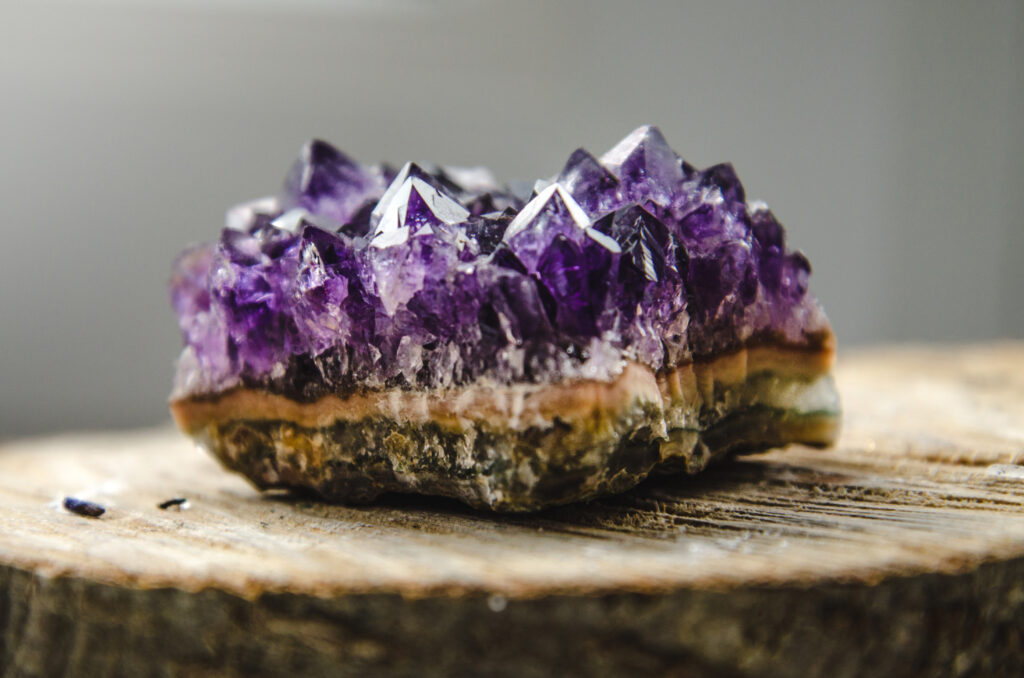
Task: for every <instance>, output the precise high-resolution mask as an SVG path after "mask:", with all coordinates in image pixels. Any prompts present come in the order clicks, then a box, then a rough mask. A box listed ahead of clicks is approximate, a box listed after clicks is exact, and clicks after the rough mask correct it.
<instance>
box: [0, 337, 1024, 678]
mask: <svg viewBox="0 0 1024 678" xmlns="http://www.w3.org/2000/svg"><path fill="white" fill-rule="evenodd" d="M838 378H839V385H840V389H841V393H842V395H843V398H844V406H845V410H846V414H845V424H844V426H845V429H844V433H843V435H842V438H841V441H840V443H839V445H838V446H837V447H836V448H835V449H830V450H824V451H821V450H811V449H805V448H799V447H797V448H792V449H789V450H785V451H773V452H770V453H767V454H762V455H757V456H752V457H747V458H743V459H740V460H738V461H734V462H730V463H727V464H723V465H720V466H718V467H716V468H712V469H710V470H708V471H706V472H704V473H703V474H701V475H699V476H695V477H685V476H677V477H669V478H661V479H658V480H655V481H651V482H648V483H646V484H644V485H642V486H641V487H640V488H638V489H637V490H635V491H633V492H630V493H628V494H625V495H622V496H618V497H613V498H609V499H603V500H600V501H595V502H592V503H590V504H587V505H582V506H571V507H564V508H560V509H556V510H549V511H546V512H544V513H541V514H538V515H534V516H525V517H524V516H518V517H516V516H512V517H510V516H495V515H490V514H484V513H477V512H473V511H471V510H469V509H465V508H463V507H461V506H460V505H458V504H455V503H452V502H447V501H443V500H430V499H422V498H408V497H392V498H389V499H388V500H387V501H383V502H380V503H379V504H377V505H374V506H369V507H344V506H331V505H325V504H321V503H317V502H313V501H310V500H308V499H305V498H295V497H288V496H285V495H260V494H259V493H257V492H256V491H254V490H252V489H251V488H250V487H249V486H248V485H246V484H245V482H244V481H243V480H241V479H240V478H238V477H236V476H234V475H231V474H228V473H226V472H223V471H222V470H221V469H220V468H219V467H218V466H217V465H216V464H215V463H214V462H213V461H212V460H211V459H210V458H208V457H207V456H206V455H205V454H203V453H201V452H199V451H197V450H195V449H193V448H192V447H191V446H190V445H189V444H188V443H187V442H186V441H185V440H184V439H183V438H182V437H180V436H179V435H178V434H176V433H174V432H172V431H171V430H169V429H168V430H160V431H150V432H142V433H131V434H117V435H113V434H110V435H100V434H96V435H79V436H65V437H57V438H50V439H45V440H35V441H24V442H13V443H8V444H6V445H5V446H3V447H0V675H4V676H8V675H9V676H36V675H62V674H63V675H189V676H191V675H227V676H242V675H251V676H255V675H289V674H293V673H296V674H297V673H303V674H308V675H368V674H369V675H410V676H411V675H431V674H438V675H441V674H455V675H466V674H478V675H517V676H518V675H572V674H587V675H618V674H635V673H641V672H642V673H644V674H648V675H684V676H687V675H693V676H704V675H709V676H711V675H717V676H722V675H724V676H729V675H734V676H747V675H772V676H787V675H793V676H810V675H822V676H855V675H864V674H866V673H872V674H875V675H893V676H896V675H907V676H911V675H913V676H917V675H1020V674H1021V671H1022V667H1024V345H1022V344H1000V345H984V346H973V347H967V348H956V349H951V348H920V347H918V348H897V349H888V350H875V351H872V352H869V353H861V354H853V355H850V356H844V357H841V359H840V366H839V370H838ZM65 495H74V496H77V497H80V498H89V499H93V500H96V501H99V502H101V503H104V504H105V505H106V506H107V508H108V512H107V514H106V515H104V516H103V517H102V518H100V519H89V518H83V517H79V516H76V515H71V514H69V513H67V512H66V511H64V510H63V509H62V508H60V506H59V500H60V499H61V498H62V497H63V496H65ZM173 496H186V497H188V498H189V501H190V503H191V508H190V509H189V510H186V511H177V510H174V509H171V510H167V511H164V510H160V509H158V508H157V506H156V505H157V503H158V502H161V501H163V500H165V499H168V498H170V497H173Z"/></svg>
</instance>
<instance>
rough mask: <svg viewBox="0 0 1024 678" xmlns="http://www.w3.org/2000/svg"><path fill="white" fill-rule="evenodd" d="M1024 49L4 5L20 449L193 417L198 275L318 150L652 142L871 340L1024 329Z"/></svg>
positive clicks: (880, 9)
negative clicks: (183, 262) (759, 226)
mask: <svg viewBox="0 0 1024 678" xmlns="http://www.w3.org/2000/svg"><path fill="white" fill-rule="evenodd" d="M826 5H827V6H826ZM1022 45H1024V3H1021V2H1012V1H1008V2H934V1H926V2H899V3H893V2H881V3H879V2H870V3H844V2H836V3H818V2H804V3H798V2H739V3H734V2H708V3H694V4H690V3H682V2H671V1H666V2H607V1H600V2H599V1H596V0H589V1H578V2H553V1H552V0H548V1H547V2H515V3H512V2H508V3H505V2H487V1H483V0H480V1H477V2H470V1H468V0H467V1H462V2H457V1H448V2H443V1H442V2H424V3H416V2H411V1H406V2H388V1H386V0H379V1H377V2H370V1H369V0H366V1H363V2H352V1H351V0H350V1H348V2H340V3H330V2H325V1H322V2H313V1H311V0H306V1H304V2H294V1H293V2H286V1H285V0H280V2H274V1H272V0H262V1H261V2H256V3H243V2H230V1H226V0H221V1H209V2H199V1H198V0H194V1H191V2H187V3H184V4H182V3H173V2H170V1H167V2H160V1H159V0H149V1H148V2H136V3H129V2H120V3H117V2H97V1H95V0H79V1H78V2H74V3H71V2H68V3H54V2H43V3H40V2H35V3H14V4H12V3H11V2H5V1H4V0H0V97H2V99H0V206H2V219H3V221H2V226H0V229H2V239H0V349H2V350H0V437H5V436H11V435H22V434H28V433H33V432H39V431H46V430H59V429H71V428H81V427H88V428H100V427H115V426H135V425H143V424H151V423H157V422H162V421H165V420H166V418H167V415H166V409H165V402H164V399H165V397H166V394H167V391H168V388H169V383H170V377H171V371H172V363H173V360H174V357H175V355H176V354H177V351H178V348H179V337H178V334H177V329H176V326H175V323H174V319H173V317H172V315H171V312H170V311H169V309H168V305H167V301H166V296H165V291H164V284H165V280H166V278H167V274H168V266H169V262H170V260H171V259H172V257H173V256H174V255H175V253H176V252H177V251H178V250H179V249H180V248H181V247H182V246H184V245H185V244H186V243H189V242H191V241H196V240H201V239H210V238H212V237H215V235H216V234H217V232H218V229H219V227H220V225H221V223H222V220H223V214H224V210H225V208H226V207H227V206H228V205H230V204H232V203H235V202H239V201H242V200H244V199H247V198H251V197H256V196H259V195H263V194H267V193H270V192H273V191H274V190H276V188H277V186H278V184H279V182H280V180H281V178H282V177H283V175H284V172H285V170H286V169H287V167H288V165H289V163H290V162H291V161H292V159H293V157H294V155H295V153H296V151H297V150H298V148H299V146H300V144H301V143H302V142H303V141H304V140H305V139H306V138H308V137H311V136H314V135H316V136H321V137H323V138H326V139H329V140H331V141H333V142H335V143H336V144H337V145H339V146H340V147H342V148H343V149H345V150H346V151H348V152H349V153H350V154H351V155H353V156H355V157H356V158H358V159H360V160H363V161H366V162H373V161H377V160H389V161H392V162H395V163H400V162H402V161H404V160H406V159H421V160H435V161H438V162H443V163H448V164H483V163H486V164H489V165H491V166H492V167H493V169H494V170H495V171H496V173H497V174H498V175H499V177H502V178H505V179H511V178H521V177H536V176H545V175H550V174H552V173H554V172H555V171H557V170H558V169H559V168H560V167H561V165H562V163H563V162H564V160H565V158H566V157H567V156H568V154H569V153H570V151H572V150H573V149H574V148H575V147H577V146H580V145H585V146H587V147H589V148H590V149H592V150H593V151H595V152H601V151H603V150H605V149H606V148H608V147H609V146H611V145H612V144H613V143H614V142H615V141H616V140H618V138H619V137H621V136H623V135H624V134H626V133H627V132H629V131H630V130H631V129H632V128H634V127H635V126H637V125H639V124H641V123H645V122H652V123H655V124H658V125H659V126H660V127H661V128H662V130H663V131H664V133H665V135H666V136H667V137H668V139H669V141H670V142H671V143H672V144H673V146H675V148H676V149H677V150H678V151H679V152H680V153H681V154H682V155H683V156H684V157H686V158H687V159H689V160H690V161H691V162H692V163H694V164H697V165H708V164H711V163H714V162H718V161H722V160H730V161H732V162H733V163H734V164H735V166H736V167H737V170H738V172H739V174H740V176H741V178H742V179H743V180H744V183H745V184H746V186H747V194H748V195H749V196H751V197H752V198H762V199H764V200H766V201H768V202H769V203H770V204H771V205H772V207H773V208H774V210H775V212H776V214H777V215H778V216H779V217H780V218H781V219H782V221H783V222H784V223H785V224H786V226H787V227H788V229H789V232H790V242H791V243H792V244H794V245H795V246H797V247H799V248H801V249H803V250H804V251H805V252H806V253H807V254H808V256H809V257H810V259H811V261H812V262H813V263H814V267H815V273H814V276H813V278H812V286H813V289H814V290H815V291H816V292H817V294H818V296H819V297H820V298H821V299H822V300H823V302H824V304H825V306H826V309H827V310H828V312H829V315H830V316H831V318H832V320H833V322H834V324H835V327H836V330H837V332H838V335H839V337H840V341H841V344H842V346H846V347H849V346H854V345H858V344H865V343H871V342H884V341H902V340H925V341H960V340H970V339H986V338H991V337H1000V336H1011V337H1014V336H1015V337H1021V336H1024V273H1022V271H1024V265H1022V254H1024V219H1022V216H1021V211H1020V210H1019V208H1018V202H1019V194H1020V192H1021V189H1022V177H1024V167H1022V160H1021V158H1022V157H1024V95H1022V93H1024V76H1022V73H1024V47H1022Z"/></svg>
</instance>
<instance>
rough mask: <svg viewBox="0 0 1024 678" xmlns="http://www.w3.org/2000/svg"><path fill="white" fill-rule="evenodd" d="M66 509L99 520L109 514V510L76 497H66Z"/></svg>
mask: <svg viewBox="0 0 1024 678" xmlns="http://www.w3.org/2000/svg"><path fill="white" fill-rule="evenodd" d="M64 508H65V509H67V510H68V511H71V512H72V513H74V514H77V515H80V516H85V517H86V518H99V517H100V516H102V515H103V514H104V513H106V512H107V509H105V508H103V507H102V506H100V505H99V504H96V503H94V502H91V501H85V500H84V499H75V498H74V497H64Z"/></svg>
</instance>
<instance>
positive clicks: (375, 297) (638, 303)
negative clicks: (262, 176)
mask: <svg viewBox="0 0 1024 678" xmlns="http://www.w3.org/2000/svg"><path fill="white" fill-rule="evenodd" d="M527 186H529V185H527ZM533 186H534V188H533V193H532V195H529V188H527V189H526V193H527V195H524V193H523V191H522V189H515V190H513V189H510V188H505V187H502V186H500V185H498V184H497V182H496V181H495V180H494V178H493V177H492V176H491V175H490V173H489V172H487V171H486V170H482V169H472V170H467V169H459V168H433V167H429V166H421V165H416V164H413V163H409V164H407V165H405V167H403V168H402V169H401V170H400V171H398V172H394V171H393V170H388V169H387V168H384V167H366V166H362V165H360V164H358V163H356V162H355V161H353V160H352V159H350V158H348V157H347V156H346V155H344V154H343V153H341V152H340V151H338V150H337V149H335V148H334V147H332V146H331V145H329V144H327V143H326V142H323V141H312V142H310V143H309V144H307V145H306V146H305V147H304V148H303V150H302V153H301V157H300V158H299V160H298V161H297V162H296V163H295V164H294V166H293V167H292V169H291V171H290V172H289V173H288V175H287V178H286V179H285V182H284V187H283V189H282V190H281V192H280V193H279V194H278V195H277V196H275V197H272V198H264V199H261V200H257V201H254V202H251V203H246V204H245V205H241V206H239V207H236V208H233V209H232V210H231V211H230V212H229V213H228V228H227V229H225V230H224V231H223V233H222V235H221V238H220V240H219V242H217V243H216V244H213V245H204V246H199V247H196V248H193V249H190V250H188V251H186V252H185V253H183V254H182V255H181V256H180V257H179V258H178V260H177V262H176V263H175V266H174V272H173V276H172V279H171V298H172V304H173V307H174V310H175V312H176V313H177V315H178V319H179V325H180V327H181V331H182V335H183V338H184V342H185V350H184V352H183V354H182V357H181V360H180V361H179V367H178V377H177V385H176V391H177V393H178V394H179V395H190V394H201V393H208V392H214V391H218V390H223V389H225V388H229V387H231V386H234V385H237V384H241V383H256V384H274V383H284V382H285V381H287V380H288V379H291V378H294V379H299V378H300V377H302V376H303V375H307V376H308V374H310V373H311V374H314V375H315V376H318V377H319V378H320V380H321V381H322V382H324V383H325V384H326V385H327V387H330V388H336V389H342V388H350V387H352V388H382V387H385V386H405V387H416V388H434V387H448V386H452V385H457V384H461V383H467V382H469V381H472V380H475V379H479V378H482V377H486V378H490V379H494V380H496V381H498V382H502V383H509V382H515V381H524V380H526V381H536V382H551V381H558V380H562V379H567V378H573V377H577V376H580V375H588V376H595V377H599V378H600V377H604V378H608V377H610V376H612V375H614V374H615V373H616V371H617V370H619V369H621V366H622V365H623V364H624V361H626V360H635V361H639V362H642V363H645V364H647V365H649V366H650V367H652V368H654V369H656V370H657V369H662V368H666V367H671V366H674V365H678V364H681V363H683V362H685V361H689V360H693V359H700V358H702V357H705V356H709V355H711V354H713V353H715V352H718V351H724V350H730V349H732V348H736V347H739V346H742V345H743V344H744V343H745V342H748V341H752V340H758V339H759V338H765V339H769V338H770V339H772V340H775V341H780V342H784V343H789V344H793V345H800V344H803V343H806V342H807V341H809V340H810V339H809V338H810V337H813V336H815V335H819V334H822V333H824V332H827V328H828V325H827V321H826V320H825V317H824V315H823V313H822V312H821V309H820V307H819V305H818V304H817V302H816V301H815V299H814V298H813V297H812V296H811V295H810V293H809V292H808V289H807V280H808V276H809V274H810V266H809V264H808V263H807V259H806V258H805V257H804V256H803V255H802V254H800V253H799V252H790V251H788V250H787V249H786V246H785V238H784V232H783V229H782V226H781V225H780V224H779V223H778V221H777V220H776V219H775V217H774V215H773V214H772V213H771V212H770V211H769V210H768V209H767V207H765V206H764V205H762V204H759V203H754V204H750V205H748V204H747V203H746V198H745V194H744V190H743V186H742V184H741V183H740V181H739V179H738V178H737V176H736V173H735V172H734V170H733V168H732V166H731V165H727V164H723V165H715V166H713V167H710V168H708V169H706V170H696V169H694V168H693V167H691V166H690V165H689V164H687V163H685V162H683V161H682V159H680V158H679V157H678V156H677V155H676V154H675V152H674V151H673V150H672V149H671V148H670V147H669V146H668V144H667V143H666V142H665V139H664V137H663V136H662V135H661V133H660V132H659V131H658V130H657V129H656V128H654V127H649V126H647V127H641V128H639V129H637V130H636V131H634V132H633V133H632V134H630V135H629V136H627V137H626V138H625V139H623V140H622V141H621V142H620V143H619V144H617V145H616V146H615V147H614V148H613V149H612V150H610V151H608V152H607V153H606V154H604V155H603V156H602V157H601V158H600V160H598V159H597V158H595V157H594V156H593V155H591V154H590V153H588V152H587V151H585V150H583V149H580V150H577V151H576V152H574V153H573V154H572V156H571V157H570V158H569V160H568V162H567V163H566V164H565V166H564V168H563V169H562V171H561V173H560V174H558V175H557V176H556V177H554V178H552V179H551V180H542V181H538V182H536V183H535V184H534V185H533ZM609 356H611V358H609ZM310 370H312V372H310Z"/></svg>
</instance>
